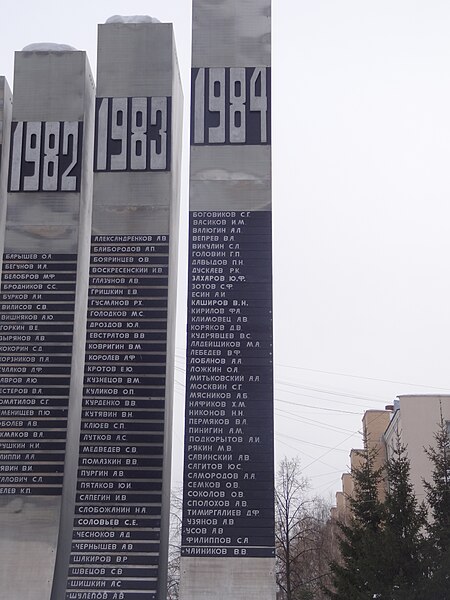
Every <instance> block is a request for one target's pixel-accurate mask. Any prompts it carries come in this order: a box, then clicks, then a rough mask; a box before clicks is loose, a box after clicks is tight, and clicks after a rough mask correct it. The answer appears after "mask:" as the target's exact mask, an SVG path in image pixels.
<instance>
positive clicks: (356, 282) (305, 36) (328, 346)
mask: <svg viewBox="0 0 450 600" xmlns="http://www.w3.org/2000/svg"><path fill="white" fill-rule="evenodd" d="M218 1H219V0H218ZM113 14H124V15H130V14H148V15H151V16H154V17H157V18H159V19H160V20H161V21H164V22H173V23H174V26H175V35H176V39H177V46H178V54H179V60H180V68H181V75H182V80H183V86H184V92H185V97H186V101H187V100H188V97H189V93H188V90H189V75H190V28H191V23H190V19H191V10H190V1H189V0H165V1H164V2H163V1H161V0H159V1H156V0H146V1H135V0H126V1H125V0H120V1H119V0H95V1H94V2H92V0H89V1H88V0H77V2H76V3H71V5H70V6H69V4H68V3H64V2H61V0H39V2H36V1H35V0H18V1H17V2H15V3H13V4H10V5H9V7H8V10H5V9H4V19H3V25H2V35H1V36H0V74H4V75H6V77H7V79H8V81H9V83H10V85H11V86H12V84H13V60H14V51H15V50H21V49H22V48H23V47H24V46H25V45H27V44H30V43H34V42H42V41H47V42H50V41H51V42H58V43H65V44H70V45H72V46H75V47H76V48H78V49H80V50H86V51H87V52H88V55H89V59H90V62H91V65H92V68H93V70H94V72H95V66H96V65H95V63H96V56H95V55H96V28H97V24H98V23H103V22H104V21H105V20H106V19H107V18H108V17H109V16H111V15H113ZM449 31H450V3H449V2H448V0H427V1H426V2H425V1H424V0H421V1H417V0H389V1H387V0H376V1H375V0H371V1H369V0H273V87H274V89H273V183H274V186H273V212H274V301H275V303H274V314H275V323H274V325H275V366H276V370H275V376H276V389H275V397H276V432H277V434H276V439H277V458H278V460H279V459H280V458H282V457H283V456H284V455H288V456H293V455H298V456H299V457H300V459H301V463H302V465H303V469H304V473H305V475H307V476H309V477H310V478H311V484H312V488H313V490H314V491H317V492H318V493H320V494H323V495H325V496H327V495H329V494H330V493H333V494H334V492H335V491H336V490H337V489H338V488H339V486H340V475H341V473H342V472H343V471H344V470H346V468H347V465H348V452H349V450H350V449H351V448H352V447H359V446H360V444H361V437H360V435H359V434H358V430H359V429H360V425H361V417H362V412H363V411H364V410H365V409H369V408H384V406H385V404H389V403H391V402H392V400H393V398H394V397H395V396H396V395H397V394H402V393H434V392H450V369H449V350H448V347H449V344H450V341H449V340H450V335H449V334H450V269H449V264H450V235H449V220H450V168H449V167H450V35H449ZM187 111H188V106H187V105H186V113H185V121H186V122H187V121H188V119H187V115H188V112H187ZM185 137H186V139H185V144H184V179H183V183H182V210H183V214H184V215H185V213H186V211H187V202H188V199H187V190H188V175H187V164H188V159H189V154H188V145H187V135H186V136H185ZM181 240H182V244H181V247H182V253H181V256H180V280H179V282H180V310H179V317H180V318H179V323H178V335H177V346H178V349H177V370H176V380H177V385H176V390H177V393H176V397H175V407H176V411H175V412H176V424H175V431H174V481H175V484H176V483H177V482H179V480H180V479H181V466H180V465H181V456H182V436H183V431H182V410H183V402H184V391H183V388H182V386H183V382H184V349H183V347H184V336H185V313H186V311H185V293H184V289H185V286H186V250H185V243H186V219H185V218H183V219H182V230H181Z"/></svg>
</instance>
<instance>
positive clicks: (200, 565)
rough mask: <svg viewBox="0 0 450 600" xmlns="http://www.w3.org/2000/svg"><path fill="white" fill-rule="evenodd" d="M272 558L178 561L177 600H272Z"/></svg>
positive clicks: (274, 592)
mask: <svg viewBox="0 0 450 600" xmlns="http://www.w3.org/2000/svg"><path fill="white" fill-rule="evenodd" d="M275 597H276V586H275V559H274V558H204V557H198V558H192V557H183V558H182V559H181V584H180V598H181V600H231V599H232V600H275Z"/></svg>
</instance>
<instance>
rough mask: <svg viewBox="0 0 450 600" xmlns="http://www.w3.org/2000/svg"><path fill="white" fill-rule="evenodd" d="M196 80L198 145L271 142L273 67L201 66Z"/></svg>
mask: <svg viewBox="0 0 450 600" xmlns="http://www.w3.org/2000/svg"><path fill="white" fill-rule="evenodd" d="M192 80H193V83H192V143H193V144H194V145H205V144H215V145H217V144H222V145H224V144H248V145H260V144H269V143H270V139H269V132H270V69H269V68H267V67H251V68H244V67H230V68H228V67H227V68H225V67H211V68H199V69H194V70H193V74H192Z"/></svg>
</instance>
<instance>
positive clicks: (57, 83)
mask: <svg viewBox="0 0 450 600" xmlns="http://www.w3.org/2000/svg"><path fill="white" fill-rule="evenodd" d="M14 94H15V102H14V107H13V114H12V130H11V145H10V157H9V165H8V167H9V168H8V171H9V172H8V193H7V204H6V207H5V208H6V218H5V231H4V235H3V238H2V243H3V245H4V254H3V267H2V280H1V312H0V467H1V470H0V494H1V497H0V581H1V585H0V598H1V599H2V600H36V599H37V598H39V599H42V600H45V599H47V598H50V593H51V587H52V581H53V578H54V574H55V560H56V548H57V540H58V537H59V536H60V534H61V531H60V515H61V507H62V504H63V500H62V499H63V497H64V498H65V497H66V496H67V485H69V486H70V477H71V471H72V469H73V465H72V461H71V450H72V447H73V445H74V435H77V428H76V427H75V429H74V428H73V427H72V425H71V424H70V420H71V414H73V413H74V412H75V413H76V412H77V406H79V405H80V403H81V393H82V384H83V378H82V365H83V360H84V342H85V333H84V329H85V323H86V301H87V283H84V282H86V280H87V275H88V258H89V254H88V251H89V235H90V218H91V201H92V169H91V164H92V140H91V136H92V134H93V115H94V86H93V79H92V75H91V73H90V68H89V65H88V62H87V58H86V54H85V53H84V52H78V51H71V50H69V49H67V47H66V49H61V47H56V46H55V45H41V46H39V47H38V48H35V49H30V50H29V51H23V52H18V53H17V54H16V60H15V75H14ZM5 142H6V143H8V140H4V142H3V143H5ZM5 167H6V165H5V164H4V163H3V164H2V173H1V178H0V182H3V178H4V174H5ZM0 185H1V183H0ZM2 193H3V188H2ZM72 422H73V420H72ZM63 484H64V485H63Z"/></svg>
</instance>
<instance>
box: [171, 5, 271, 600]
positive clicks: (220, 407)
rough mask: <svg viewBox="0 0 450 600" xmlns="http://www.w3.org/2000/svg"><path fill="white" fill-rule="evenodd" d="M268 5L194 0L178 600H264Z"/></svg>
mask: <svg viewBox="0 0 450 600" xmlns="http://www.w3.org/2000/svg"><path fill="white" fill-rule="evenodd" d="M270 8H271V7H270V0H245V1H242V0H220V1H216V2H211V0H194V2H193V41H192V48H193V51H192V52H193V56H192V92H191V176H190V204H189V290H188V337H187V363H186V373H187V380H186V425H185V462H184V498H183V523H182V525H183V531H182V559H181V598H182V600H229V599H230V598H232V599H233V600H244V599H245V600H274V598H275V548H274V546H275V542H274V456H273V354H272V246H271V244H272V238H271V95H270V89H271V87H270V83H271V70H270V31H271V29H270Z"/></svg>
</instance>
